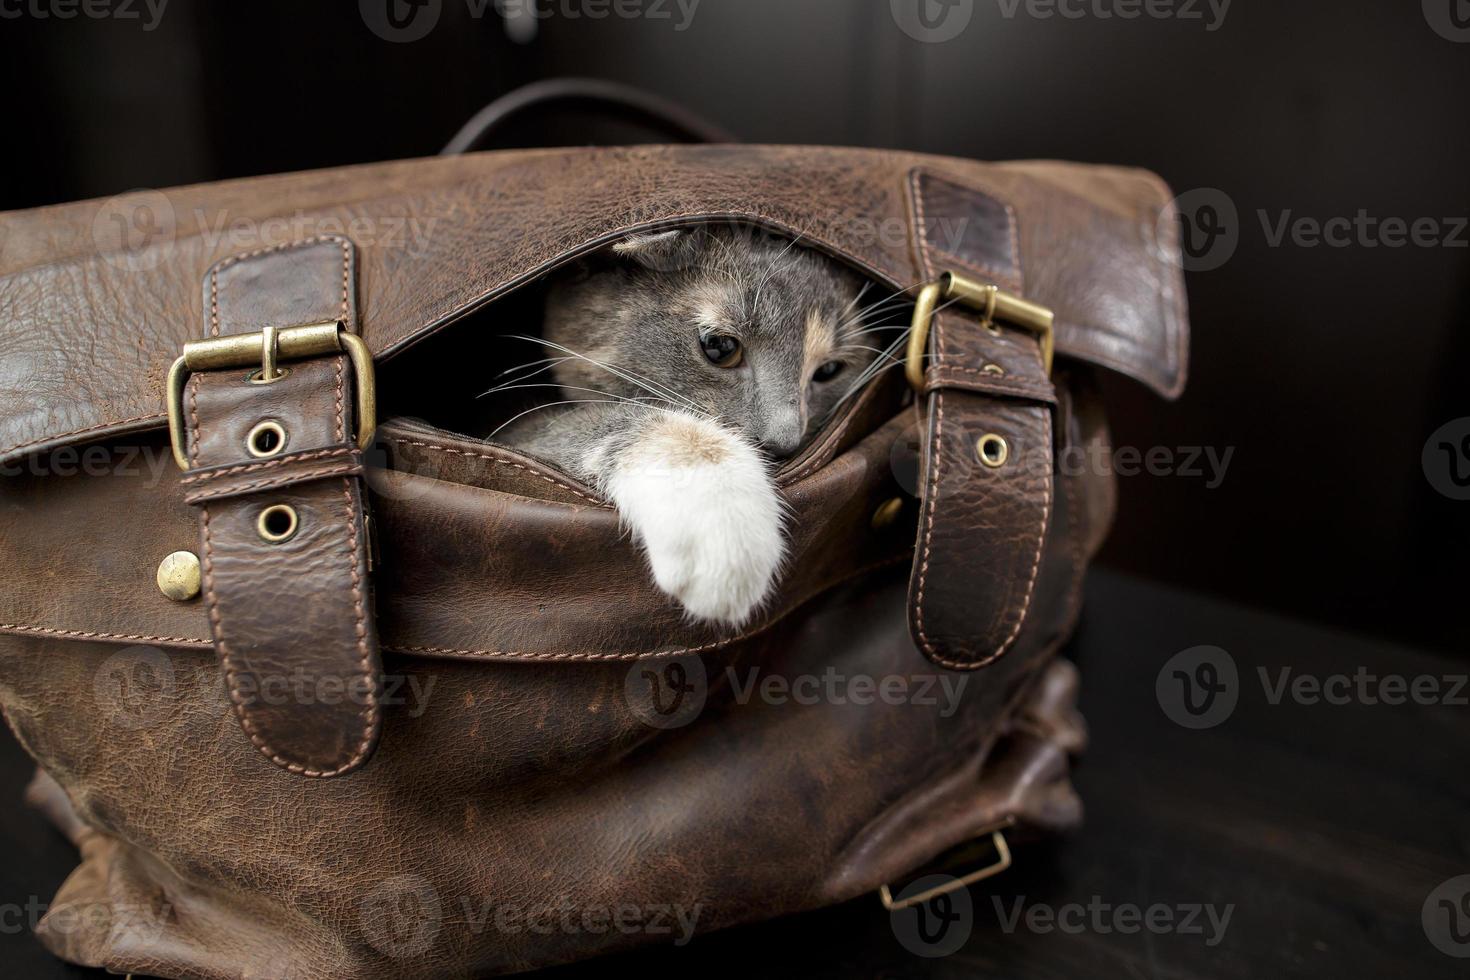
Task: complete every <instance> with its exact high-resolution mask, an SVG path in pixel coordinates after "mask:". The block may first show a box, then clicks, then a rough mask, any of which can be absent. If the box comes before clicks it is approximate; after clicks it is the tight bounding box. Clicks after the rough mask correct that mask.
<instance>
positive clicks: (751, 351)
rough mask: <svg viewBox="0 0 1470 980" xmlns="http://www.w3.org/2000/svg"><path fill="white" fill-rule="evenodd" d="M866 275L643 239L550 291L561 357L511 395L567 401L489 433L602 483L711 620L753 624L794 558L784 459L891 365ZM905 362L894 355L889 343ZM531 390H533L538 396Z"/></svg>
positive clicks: (652, 555) (727, 245) (798, 260)
mask: <svg viewBox="0 0 1470 980" xmlns="http://www.w3.org/2000/svg"><path fill="white" fill-rule="evenodd" d="M863 292H864V288H863V280H862V279H860V278H859V277H858V276H857V275H855V274H854V273H852V272H850V271H848V270H847V269H845V268H843V267H842V266H840V265H838V264H837V263H836V262H834V261H832V260H831V259H829V258H827V257H825V256H823V255H821V254H819V253H817V252H816V251H814V250H811V249H808V248H804V247H802V246H800V245H799V244H798V243H797V242H794V241H785V240H775V239H771V238H769V237H761V236H758V235H754V234H752V233H751V232H747V231H740V230H737V229H732V228H723V227H722V228H699V229H693V230H682V231H668V232H662V233H657V234H646V235H635V236H632V237H630V238H627V239H624V240H623V241H620V242H618V243H617V244H616V245H614V246H612V247H611V248H610V249H608V250H606V251H605V252H604V253H602V254H600V255H598V256H596V257H594V258H593V259H592V260H590V261H587V262H583V263H582V264H581V265H580V266H579V267H578V268H576V269H575V270H574V271H572V272H569V273H564V274H562V275H561V276H560V278H559V279H558V281H557V282H555V283H554V284H553V286H552V288H551V290H550V292H549V295H548V300H547V306H546V316H545V323H544V326H543V331H542V338H541V339H542V342H543V343H544V345H545V346H546V348H547V353H548V354H549V357H548V358H547V359H546V360H544V361H538V362H533V363H532V364H528V365H523V366H522V369H521V370H519V373H518V374H517V375H516V376H515V377H513V378H511V379H510V380H508V381H507V382H506V383H505V384H503V385H501V386H499V388H498V389H493V390H500V389H504V388H513V387H521V386H527V385H529V386H533V387H534V386H537V385H540V384H546V379H545V378H544V377H540V375H542V374H543V373H546V374H549V376H550V379H551V384H550V385H548V387H551V388H553V389H558V394H557V399H556V401H555V402H553V403H551V404H549V405H544V406H541V407H539V408H537V409H534V410H532V411H529V412H527V413H524V414H523V415H522V416H519V417H517V418H516V419H514V420H512V421H511V422H510V423H509V424H507V425H506V426H503V427H502V428H501V429H500V430H498V431H497V433H495V434H494V435H493V436H492V438H493V439H494V440H495V441H497V442H500V443H503V444H505V445H509V446H513V447H515V448H517V449H519V450H522V451H524V452H526V453H529V454H531V455H534V456H538V457H540V458H542V459H545V460H547V461H549V462H551V463H553V464H555V465H556V466H558V467H560V468H562V469H564V470H565V471H567V472H568V473H570V474H572V475H573V476H575V477H577V478H579V479H581V480H583V481H584V482H586V483H588V484H590V485H592V486H594V487H596V488H597V489H598V490H599V491H601V492H602V493H603V494H604V495H605V496H606V497H607V498H608V499H609V500H611V501H612V503H613V504H614V506H615V507H616V508H617V510H618V512H619V514H620V516H621V517H622V519H623V521H624V523H625V524H626V525H627V526H628V528H629V529H630V530H631V532H632V534H633V537H634V539H635V540H636V541H637V542H638V543H639V544H640V545H641V547H642V548H643V550H644V552H645V554H646V555H647V557H648V561H649V564H650V566H651V569H652V572H653V578H654V581H655V583H657V585H658V586H659V588H660V589H662V590H663V591H664V592H666V593H668V594H669V595H671V596H673V597H674V598H675V599H676V600H677V601H678V602H679V603H681V604H682V605H683V607H684V608H685V609H686V610H687V611H688V613H689V614H690V615H691V616H693V617H694V618H696V619H702V620H710V621H715V622H720V623H725V624H728V625H731V626H738V625H740V624H741V623H743V622H744V621H745V620H747V619H748V618H749V616H750V615H751V613H752V612H753V611H754V610H755V609H756V608H757V607H758V606H759V605H760V603H761V602H762V601H763V600H764V599H765V597H766V596H767V595H768V593H769V592H770V589H771V585H772V582H773V580H774V578H775V576H776V574H777V572H778V570H779V568H780V565H781V561H782V557H783V555H784V552H785V543H784V538H783V534H782V529H781V522H782V515H783V505H782V502H781V498H780V497H779V496H778V495H777V492H776V487H775V484H774V481H773V479H772V464H773V463H775V462H778V461H780V460H783V459H786V458H788V457H790V456H791V455H793V454H794V453H796V452H797V451H798V450H799V449H800V448H801V447H802V446H803V445H804V444H805V443H806V442H807V441H808V440H809V439H810V438H811V436H812V435H813V434H814V433H815V432H816V430H817V429H818V428H819V427H820V426H821V424H822V423H823V422H824V421H825V420H826V418H827V417H828V416H829V415H830V414H831V413H832V411H833V410H834V409H835V407H836V406H837V405H838V404H839V402H840V401H841V400H842V399H843V398H844V397H845V396H846V395H847V394H848V393H849V392H852V391H853V390H855V388H856V387H857V386H858V385H859V384H861V383H862V382H864V381H865V380H866V379H867V378H868V377H870V376H871V375H872V373H874V371H875V370H876V369H877V368H878V367H880V366H882V362H883V361H885V360H888V359H889V358H888V357H887V353H886V352H885V351H883V350H882V347H883V345H884V341H878V340H874V339H873V338H874V337H875V336H877V335H878V331H880V330H884V329H891V328H887V327H883V326H876V327H875V326H873V325H872V324H871V323H870V322H869V321H870V320H871V319H872V318H873V314H875V313H877V314H881V313H882V312H883V307H884V306H885V304H884V303H876V304H872V305H870V306H868V307H866V308H859V306H858V304H859V302H860V301H861V298H862V295H863ZM890 350H891V348H890ZM533 382H534V384H533Z"/></svg>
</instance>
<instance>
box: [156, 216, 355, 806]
mask: <svg viewBox="0 0 1470 980" xmlns="http://www.w3.org/2000/svg"><path fill="white" fill-rule="evenodd" d="M354 286H355V280H354V276H353V250H352V245H351V243H350V242H348V241H347V239H345V238H341V237H321V238H312V239H307V240H305V241H301V242H293V243H289V244H287V245H283V246H273V247H270V248H265V249H257V250H255V251H252V252H247V253H244V254H242V255H237V256H231V257H230V258H228V259H225V260H224V261H223V262H221V263H219V264H218V265H216V266H215V267H214V268H212V269H210V271H209V274H208V275H207V276H205V277H204V301H205V308H206V310H207V311H208V315H207V317H206V318H205V319H204V320H203V321H201V323H202V326H203V328H204V332H206V333H207V334H208V335H209V336H214V337H219V336H230V335H232V334H243V333H251V332H253V331H259V330H261V329H262V328H264V327H277V328H280V329H285V328H288V327H292V326H299V325H301V324H306V323H318V322H322V321H332V320H336V321H339V322H340V323H342V324H343V326H344V329H349V330H350V329H352V328H353V326H355V323H356V316H355V310H356V302H355V294H356V290H355V288H354ZM350 375H351V372H350V371H349V370H348V362H347V357H346V356H345V355H341V354H337V355H333V356H328V357H318V358H314V359H309V360H298V361H293V362H291V363H290V364H289V365H286V367H285V375H284V376H283V377H282V378H280V379H279V380H278V381H275V382H272V383H270V384H259V383H252V382H251V381H250V380H249V377H248V369H241V368H233V369H225V370H218V371H209V372H204V373H196V374H195V375H194V376H193V377H192V378H190V380H189V383H188V390H187V392H186V394H185V400H186V402H187V420H188V421H187V435H188V447H189V448H188V452H189V462H190V469H189V471H188V473H187V474H186V475H184V476H183V477H182V478H181V479H180V481H179V482H180V485H181V486H184V487H187V488H188V490H187V493H186V496H185V499H186V501H187V502H188V503H190V504H192V505H194V506H195V507H197V508H198V510H199V524H200V543H199V558H200V561H201V563H202V565H203V586H204V596H203V603H202V604H203V606H204V609H205V612H206V614H207V616H208V618H209V629H210V635H211V636H212V637H213V640H214V648H215V651H216V652H217V653H218V654H219V658H220V663H221V665H222V666H223V668H224V673H225V682H226V684H227V685H228V687H229V690H230V697H231V700H233V701H234V704H235V712H236V714H237V715H238V716H239V719H240V726H241V728H242V729H243V730H244V732H245V734H246V736H247V737H249V739H250V741H251V743H252V744H253V745H255V747H256V748H258V749H259V750H260V752H261V754H262V755H264V756H265V757H266V758H268V759H270V760H271V761H272V762H274V763H275V764H276V765H278V766H281V767H282V768H284V769H287V770H289V771H291V772H294V773H299V774H301V775H304V776H312V777H324V776H340V775H342V774H343V773H346V772H350V771H351V770H353V769H355V768H356V767H358V766H360V765H362V764H363V762H365V761H366V760H367V758H368V756H369V755H371V754H372V750H373V747H374V745H375V744H376V742H377V738H378V729H379V725H380V724H381V720H382V713H381V707H380V705H379V704H378V697H379V691H378V687H379V664H378V639H377V629H376V625H375V622H374V617H373V615H372V610H371V607H370V602H371V598H370V582H369V577H368V567H367V566H368V562H367V555H368V540H367V523H366V520H365V513H364V494H363V486H362V478H361V470H362V465H361V460H360V458H359V456H358V453H357V450H356V446H355V441H354V435H353V434H354V432H355V431H356V424H355V420H354V418H353V404H354V401H353V393H352V383H351V381H350V380H349V379H350ZM263 422H272V423H275V424H277V425H278V426H280V427H281V428H280V431H282V432H284V433H285V439H284V446H283V447H282V448H281V451H280V454H279V455H276V456H272V457H270V458H265V459H262V458H258V457H255V456H253V455H251V454H250V453H249V452H248V450H247V445H248V442H249V435H250V432H251V430H252V429H253V428H255V427H256V426H257V425H258V424H260V423H263ZM273 507H274V508H279V507H289V508H291V510H292V512H293V513H294V514H295V515H296V522H297V529H296V531H295V533H294V534H293V535H292V536H291V537H290V538H289V540H285V541H280V542H272V541H269V540H267V539H266V538H265V537H264V535H263V534H262V533H261V532H260V531H259V530H258V529H257V525H258V522H259V521H260V519H261V517H262V514H264V513H265V512H266V511H267V510H268V509H269V508H273ZM297 678H300V679H304V680H305V681H306V682H309V683H310V684H312V685H313V686H314V687H316V688H318V689H322V690H325V689H327V688H330V689H331V690H333V691H341V692H342V696H341V697H335V696H334V697H332V698H325V697H319V698H314V699H312V700H310V701H309V702H301V701H299V700H295V699H290V698H286V699H283V698H282V697H281V696H280V692H281V691H282V690H284V686H285V685H286V684H289V683H292V682H294V680H295V679H297ZM283 701H284V703H283Z"/></svg>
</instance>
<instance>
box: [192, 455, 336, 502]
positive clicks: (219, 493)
mask: <svg viewBox="0 0 1470 980" xmlns="http://www.w3.org/2000/svg"><path fill="white" fill-rule="evenodd" d="M361 472H362V464H361V463H357V462H342V463H336V464H333V465H331V466H326V467H318V468H316V469H307V470H302V471H300V472H291V473H285V474H282V475H281V476H273V477H270V478H268V479H265V480H254V481H251V482H249V483H240V484H226V485H225V486H223V487H217V488H216V487H210V488H206V489H204V490H199V491H196V492H195V493H192V494H189V495H187V496H185V497H184V503H186V504H199V503H202V502H203V501H206V500H223V499H226V498H229V497H239V496H243V495H245V494H247V493H257V492H259V491H261V490H270V489H274V488H278V487H294V486H298V485H300V484H302V483H311V482H312V481H314V480H325V479H326V478H327V477H331V476H357V475H358V474H360V473H361Z"/></svg>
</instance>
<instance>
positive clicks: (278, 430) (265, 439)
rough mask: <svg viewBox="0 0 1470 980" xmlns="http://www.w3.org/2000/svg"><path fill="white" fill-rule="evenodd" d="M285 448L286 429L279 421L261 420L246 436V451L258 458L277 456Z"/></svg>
mask: <svg viewBox="0 0 1470 980" xmlns="http://www.w3.org/2000/svg"><path fill="white" fill-rule="evenodd" d="M285 448H286V429H285V427H284V426H282V425H281V423H279V422H271V421H265V422H260V423H258V424H257V425H256V426H255V428H253V429H251V430H250V434H249V435H247V436H246V437H245V451H246V452H248V453H249V454H250V455H252V456H254V457H255V458H256V459H265V458H266V457H268V456H275V455H277V454H279V453H280V452H281V451H282V450H284V449H285Z"/></svg>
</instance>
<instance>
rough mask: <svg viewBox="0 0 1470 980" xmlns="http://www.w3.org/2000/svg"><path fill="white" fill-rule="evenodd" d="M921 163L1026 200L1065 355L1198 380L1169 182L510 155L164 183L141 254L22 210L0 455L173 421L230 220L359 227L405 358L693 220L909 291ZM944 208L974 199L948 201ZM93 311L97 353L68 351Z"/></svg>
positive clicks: (1035, 285)
mask: <svg viewBox="0 0 1470 980" xmlns="http://www.w3.org/2000/svg"><path fill="white" fill-rule="evenodd" d="M916 171H921V172H923V173H925V174H933V175H935V176H936V177H942V178H943V179H944V180H945V181H946V182H947V184H948V185H952V186H958V187H968V188H972V189H974V190H975V191H982V192H983V193H984V194H985V195H987V197H988V198H991V199H994V200H995V201H997V202H1000V203H1001V204H1003V205H1004V206H1006V207H1009V208H1010V209H1011V210H1012V211H1013V212H1014V214H1015V215H1016V222H1017V225H1016V246H1015V247H1016V251H1017V254H1018V255H1019V262H1020V266H1021V270H1022V276H1023V278H1024V280H1025V289H1026V294H1027V295H1028V296H1029V297H1031V298H1033V299H1035V300H1037V301H1038V302H1041V303H1044V304H1046V305H1048V306H1051V307H1052V308H1053V309H1055V311H1056V314H1057V321H1058V326H1057V345H1058V350H1059V351H1061V352H1062V353H1063V354H1066V355H1070V356H1072V357H1075V358H1079V359H1082V360H1086V361H1090V362H1093V363H1097V364H1101V365H1104V366H1106V367H1109V368H1112V369H1114V370H1118V371H1121V372H1123V373H1125V374H1129V375H1131V376H1133V377H1136V378H1138V379H1140V380H1142V381H1144V382H1145V383H1147V384H1149V385H1151V386H1152V387H1154V388H1155V389H1157V390H1158V391H1160V392H1162V393H1164V394H1167V395H1170V396H1172V395H1175V394H1177V393H1178V392H1179V391H1180V390H1181V389H1182V387H1183V383H1184V375H1185V348H1186V343H1187V338H1186V324H1185V317H1184V288H1183V274H1182V271H1181V270H1182V266H1181V264H1180V259H1179V249H1178V243H1177V240H1176V228H1175V223H1174V220H1173V212H1172V204H1171V201H1170V194H1169V192H1168V189H1167V188H1165V187H1164V185H1163V184H1162V183H1161V182H1160V181H1159V180H1158V179H1157V178H1156V177H1154V176H1153V175H1152V174H1148V173H1146V172H1143V171H1138V170H1128V169H1120V168H1115V167H1100V166H1085V165H1078V164H1067V163H1052V162H1024V163H975V162H972V161H967V160H957V159H950V158H942V157H932V156H924V155H922V154H912V153H894V152H890V151H883V150H858V149H834V148H821V147H746V146H741V147H727V146H677V147H637V148H606V149H564V150H563V149H559V150H524V151H503V152H496V153H483V154H474V155H470V156H466V157H456V158H450V159H436V160H419V161H410V162H407V163H390V164H374V165H370V166H363V167H350V168H344V169H340V170H324V171H317V172H312V173H305V174H296V175H287V176H281V177H268V178H259V179H254V180H246V181H229V182H225V183H220V184H206V185H200V186H196V187H185V188H176V189H172V190H169V191H167V192H153V193H154V194H161V198H162V199H161V200H159V199H157V198H155V197H152V196H150V197H149V198H147V199H146V200H145V202H144V203H145V204H146V206H147V207H148V208H149V211H148V213H149V215H150V216H152V217H154V218H155V219H156V220H157V222H158V223H159V224H160V226H161V228H162V231H161V232H160V233H159V235H158V236H157V238H156V240H154V241H152V242H151V243H150V244H148V245H147V246H146V247H144V248H140V249H139V250H138V251H136V252H128V251H126V250H125V249H124V248H123V244H124V240H123V239H121V238H120V237H119V236H120V234H121V232H120V231H119V230H118V229H117V228H116V227H115V226H114V223H113V222H111V221H108V220H105V218H106V215H105V214H104V213H103V210H102V203H103V202H96V201H91V202H81V203H77V204H68V205H64V206H61V207H52V208H42V209H37V210H34V211H22V212H13V213H10V214H6V215H5V216H4V220H5V222H6V224H7V225H8V226H9V228H10V234H9V238H8V241H7V245H6V249H5V252H4V253H3V255H0V459H9V458H12V457H14V456H17V455H23V454H24V453H25V452H27V451H31V450H42V449H46V448H49V447H52V446H54V445H58V444H62V443H65V442H68V441H75V440H77V439H83V438H87V437H97V436H103V435H109V434H117V433H120V432H135V431H139V430H142V429H147V428H154V427H157V426H158V425H160V424H161V423H162V421H163V417H162V411H161V402H160V399H159V397H158V393H159V391H160V390H161V385H162V381H163V376H164V372H165V371H166V370H167V369H168V365H169V363H170V362H171V361H172V360H173V358H174V357H175V356H176V355H177V353H178V350H179V348H180V347H181V346H182V344H183V343H184V342H185V341H186V340H189V339H192V337H193V335H194V325H195V324H197V323H199V322H200V319H201V317H202V316H203V315H204V310H203V309H202V308H201V301H200V295H199V291H198V287H197V283H198V282H199V280H200V279H201V277H203V275H204V274H205V272H206V270H207V269H208V268H209V267H210V266H211V265H212V264H214V263H215V262H218V261H220V260H222V259H225V258H227V257H228V256H229V255H231V254H234V253H236V252H238V251H240V250H241V245H240V244H239V238H238V237H237V236H232V235H231V234H229V233H227V230H228V229H230V228H234V227H243V228H245V229H247V230H249V231H251V232H252V234H250V235H247V236H246V237H247V238H249V239H250V240H251V241H253V242H254V243H255V244H256V245H257V246H259V247H265V246H269V245H273V244H280V243H282V242H285V241H290V240H292V239H294V238H298V237H306V236H309V235H312V234H322V233H325V234H333V233H335V234H342V233H343V231H344V229H359V232H358V234H356V235H355V236H354V240H355V241H356V244H357V246H358V249H359V252H360V254H359V279H360V282H361V286H360V304H361V321H360V333H361V335H362V336H363V338H364V339H365V340H366V341H367V342H368V344H369V346H370V347H371V348H372V349H373V351H374V352H375V353H377V354H390V353H392V352H394V351H396V350H399V349H401V348H403V347H404V346H406V345H408V344H410V343H414V342H417V341H420V340H422V339H423V338H424V337H425V336H427V335H428V334H431V333H432V332H433V331H434V330H435V329H436V328H438V327H439V326H442V325H443V324H445V323H447V322H449V321H451V320H453V319H455V318H456V317H458V316H460V315H462V314H463V313H464V312H465V311H466V310H468V309H470V308H473V307H474V306H476V305H478V304H480V303H483V302H485V301H487V300H489V299H492V298H494V297H495V296H498V295H500V294H502V293H504V292H505V291H506V290H508V289H511V288H513V287H514V286H516V285H518V284H520V283H522V282H525V281H527V280H529V279H531V278H534V277H536V276H538V275H540V274H542V273H544V272H545V271H546V270H548V269H550V268H552V267H554V266H555V265H556V264H558V263H560V262H565V261H568V260H569V259H571V258H572V257H573V256H575V255H576V254H578V253H580V252H582V251H585V250H588V249H593V248H597V247H599V246H600V245H602V244H605V243H607V242H609V241H612V240H614V239H615V238H616V237H617V236H619V235H622V234H625V233H626V232H628V231H630V230H638V229H644V228H653V227H658V226H660V225H667V224H670V223H677V222H687V221H690V220H692V219H701V218H702V219H706V220H720V219H726V218H739V219H742V220H747V221H751V222H755V223H758V224H763V225H765V226H767V227H770V228H773V229H776V230H778V231H783V232H786V233H791V234H800V235H802V237H803V240H804V241H806V242H808V243H809V244H811V245H813V246H815V247H818V248H823V249H826V250H829V251H831V252H833V253H834V254H837V255H840V256H843V257H845V258H847V259H848V260H849V261H851V262H853V263H855V264H857V265H859V266H861V267H863V268H864V269H866V270H867V271H868V272H869V273H870V274H871V275H873V276H875V277H876V278H877V279H879V280H880V281H881V282H883V283H884V284H887V285H889V286H890V288H892V289H898V288H900V287H909V286H912V285H913V284H914V283H916V282H918V281H919V279H920V277H921V273H920V271H919V265H918V262H917V260H916V257H915V255H914V254H913V249H912V248H911V247H910V239H909V236H908V235H907V234H906V233H905V232H904V231H903V229H906V228H908V227H909V225H910V223H911V222H912V220H913V215H912V214H911V211H912V206H913V201H912V191H911V187H910V185H911V183H912V181H913V175H914V173H915V172H916ZM946 201H950V202H954V204H955V207H956V208H958V209H959V210H958V211H956V212H955V213H949V214H946V213H943V212H942V211H941V210H940V207H941V205H943V203H944V202H946ZM127 202H128V199H126V198H125V199H124V200H123V204H122V205H120V206H121V207H123V208H125V209H126V208H128V207H131V206H132V205H129V204H128V203H127ZM966 207H968V205H967V204H966V202H965V201H964V199H963V196H959V195H953V194H951V195H939V196H938V197H937V198H934V199H931V200H930V202H929V206H928V208H927V209H926V212H925V215H924V219H925V221H926V222H927V223H928V224H929V226H930V237H932V238H934V239H935V240H936V241H937V242H940V243H947V242H958V243H959V244H958V245H956V246H955V247H956V248H958V249H959V250H960V251H961V252H965V253H966V254H967V255H968V254H970V246H968V245H967V244H966V242H967V241H968V240H969V237H970V236H971V235H972V234H974V233H976V231H977V230H978V229H977V228H972V227H971V225H970V222H971V221H972V220H973V218H972V217H971V216H970V215H969V214H968V213H967V212H966V211H965V210H964V209H965V208H966ZM99 250H100V254H99ZM77 323H87V324H89V325H90V327H91V332H92V334H93V343H91V344H78V343H76V342H75V337H73V336H72V334H71V327H70V326H69V325H71V324H77Z"/></svg>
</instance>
